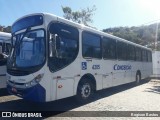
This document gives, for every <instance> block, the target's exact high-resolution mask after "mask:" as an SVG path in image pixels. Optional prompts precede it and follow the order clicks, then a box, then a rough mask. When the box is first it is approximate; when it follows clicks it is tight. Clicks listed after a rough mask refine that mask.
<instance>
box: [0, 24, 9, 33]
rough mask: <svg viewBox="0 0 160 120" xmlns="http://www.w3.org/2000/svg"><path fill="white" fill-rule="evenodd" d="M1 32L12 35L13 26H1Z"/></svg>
mask: <svg viewBox="0 0 160 120" xmlns="http://www.w3.org/2000/svg"><path fill="white" fill-rule="evenodd" d="M0 31H1V32H7V33H11V26H7V27H5V26H2V25H0Z"/></svg>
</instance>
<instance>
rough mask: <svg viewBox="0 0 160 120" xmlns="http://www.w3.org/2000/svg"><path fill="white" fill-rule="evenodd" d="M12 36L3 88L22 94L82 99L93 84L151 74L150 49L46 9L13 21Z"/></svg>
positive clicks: (99, 85)
mask: <svg viewBox="0 0 160 120" xmlns="http://www.w3.org/2000/svg"><path fill="white" fill-rule="evenodd" d="M12 39H15V44H13V45H12V48H11V53H10V56H9V58H8V62H7V89H8V91H9V93H10V94H13V95H16V96H19V97H21V98H23V99H26V100H31V101H36V102H48V101H54V100H59V99H62V98H67V97H71V96H75V98H76V99H77V100H78V101H79V102H88V101H90V100H91V98H92V97H93V93H94V92H95V91H97V90H101V89H106V88H109V87H113V86H118V85H122V84H126V83H130V82H135V83H137V84H138V83H139V81H140V80H141V79H143V78H146V77H149V76H150V75H151V74H152V53H151V49H148V48H146V47H143V46H141V45H138V44H135V43H133V42H129V41H127V40H124V39H122V38H119V37H115V36H113V35H110V34H107V33H104V32H101V31H98V30H95V29H93V28H90V27H87V26H84V25H82V24H78V23H75V22H72V21H69V20H66V19H63V18H61V17H58V16H56V15H52V14H49V13H36V14H30V15H26V16H24V17H22V18H20V19H18V20H17V21H15V22H14V23H13V25H12Z"/></svg>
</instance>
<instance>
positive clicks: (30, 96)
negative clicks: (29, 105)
mask: <svg viewBox="0 0 160 120" xmlns="http://www.w3.org/2000/svg"><path fill="white" fill-rule="evenodd" d="M7 89H8V92H9V93H10V94H14V95H16V96H18V97H21V98H24V99H26V100H32V101H35V102H45V100H46V91H45V89H44V88H43V87H42V86H41V85H40V84H37V85H36V86H34V87H31V88H27V89H17V92H16V93H14V92H13V91H12V87H11V86H10V85H7Z"/></svg>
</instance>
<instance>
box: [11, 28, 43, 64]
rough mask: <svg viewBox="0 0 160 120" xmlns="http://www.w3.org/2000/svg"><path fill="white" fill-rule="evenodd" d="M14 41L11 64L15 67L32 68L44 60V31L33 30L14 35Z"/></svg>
mask: <svg viewBox="0 0 160 120" xmlns="http://www.w3.org/2000/svg"><path fill="white" fill-rule="evenodd" d="M13 39H15V40H16V42H15V45H14V47H13V48H12V51H11V56H10V59H11V61H12V62H11V63H12V66H14V65H16V67H32V66H37V65H40V64H42V63H43V62H44V60H45V40H44V39H45V37H44V30H34V31H29V32H24V33H21V34H18V35H15V36H14V37H13Z"/></svg>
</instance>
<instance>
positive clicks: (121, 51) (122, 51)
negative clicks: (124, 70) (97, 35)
mask: <svg viewBox="0 0 160 120" xmlns="http://www.w3.org/2000/svg"><path fill="white" fill-rule="evenodd" d="M117 55H118V59H119V60H127V44H126V43H124V42H120V41H117Z"/></svg>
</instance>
